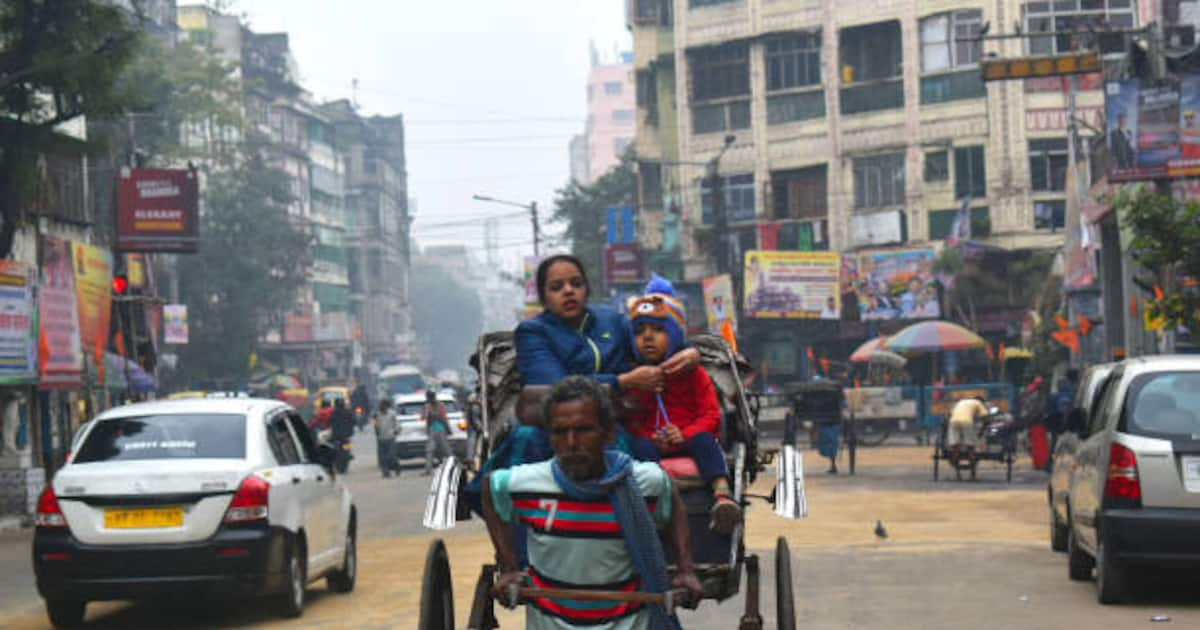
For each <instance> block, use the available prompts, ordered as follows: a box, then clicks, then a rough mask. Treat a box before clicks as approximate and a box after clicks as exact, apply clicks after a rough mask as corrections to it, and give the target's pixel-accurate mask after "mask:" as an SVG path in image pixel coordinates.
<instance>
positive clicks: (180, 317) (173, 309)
mask: <svg viewBox="0 0 1200 630" xmlns="http://www.w3.org/2000/svg"><path fill="white" fill-rule="evenodd" d="M162 318H163V343H173V344H186V343H187V342H188V308H187V304H164V305H163V310H162Z"/></svg>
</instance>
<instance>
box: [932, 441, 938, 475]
mask: <svg viewBox="0 0 1200 630" xmlns="http://www.w3.org/2000/svg"><path fill="white" fill-rule="evenodd" d="M938 455H939V453H938V448H937V447H936V446H935V447H934V449H933V480H934V481H937V480H938Z"/></svg>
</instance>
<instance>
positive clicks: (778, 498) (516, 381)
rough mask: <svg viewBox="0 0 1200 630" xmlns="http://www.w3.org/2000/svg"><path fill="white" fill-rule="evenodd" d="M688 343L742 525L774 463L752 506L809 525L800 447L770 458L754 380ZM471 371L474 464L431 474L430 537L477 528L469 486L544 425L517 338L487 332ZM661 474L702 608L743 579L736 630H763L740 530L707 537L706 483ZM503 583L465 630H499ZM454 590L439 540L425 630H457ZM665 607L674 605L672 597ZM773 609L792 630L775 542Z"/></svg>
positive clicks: (669, 462)
mask: <svg viewBox="0 0 1200 630" xmlns="http://www.w3.org/2000/svg"><path fill="white" fill-rule="evenodd" d="M689 342H690V344H691V345H692V347H694V348H696V349H697V350H699V352H700V356H701V367H702V368H703V369H704V370H705V371H706V372H707V373H708V375H709V377H710V378H711V379H712V381H713V385H714V386H715V388H716V390H717V396H718V397H719V398H720V404H721V409H722V422H721V436H720V437H721V445H722V447H723V448H724V450H725V454H726V459H727V461H728V464H729V470H730V472H731V475H730V477H731V479H730V481H731V485H732V486H733V494H734V500H735V501H737V502H738V504H739V505H740V506H742V509H743V516H744V515H745V507H744V506H745V504H746V501H747V500H748V499H749V498H752V495H749V494H748V493H747V489H748V488H749V487H750V485H751V484H752V483H753V482H754V481H755V479H756V478H757V477H758V474H759V473H760V472H763V471H764V470H765V469H766V467H767V465H769V464H771V463H774V464H775V472H776V484H775V490H774V492H772V494H771V495H770V496H769V497H753V498H762V499H765V500H767V501H768V502H770V503H772V504H773V506H774V512H775V514H777V515H779V516H782V517H784V518H793V519H795V518H802V517H804V516H806V515H807V509H808V508H807V502H806V499H805V494H804V478H803V464H802V461H801V456H800V454H799V453H798V452H797V451H796V449H795V447H794V445H793V443H789V442H785V443H784V444H783V445H782V447H781V448H779V449H769V450H764V449H761V448H760V446H759V443H758V409H757V406H751V404H750V403H749V400H748V398H747V395H746V390H745V386H744V381H745V380H746V378H747V377H748V376H749V375H750V374H751V368H750V365H749V363H748V362H747V361H746V359H745V358H744V357H743V356H741V355H740V354H738V353H736V352H734V351H733V350H732V349H731V348H730V347H729V345H728V344H727V343H726V342H725V341H724V340H723V339H721V338H720V337H717V336H714V335H707V334H703V335H696V336H693V337H692V338H691V339H689ZM471 364H472V366H473V367H474V368H475V369H476V370H477V371H478V372H479V385H478V391H477V392H476V394H477V398H478V400H479V403H480V411H481V418H480V423H479V424H480V426H479V430H478V431H477V432H476V434H475V435H474V436H473V438H472V440H471V443H470V444H469V445H468V455H467V458H466V460H465V461H464V462H463V463H462V465H460V464H459V463H458V462H456V461H455V460H454V459H453V458H451V459H448V460H447V461H446V462H443V464H442V465H441V466H440V467H439V468H438V470H437V472H436V473H435V474H434V477H433V481H432V485H431V488H430V494H429V497H428V500H427V502H426V509H425V516H424V519H423V524H424V525H425V527H427V528H430V529H438V530H441V529H448V528H450V527H453V526H454V525H455V523H456V522H457V521H459V520H467V519H470V518H471V511H470V509H469V508H467V507H466V506H465V504H464V501H463V500H462V498H463V497H462V488H463V487H464V486H465V484H466V483H467V481H468V479H469V478H471V477H473V476H474V475H475V474H477V473H476V471H478V470H479V468H480V465H481V464H482V462H484V461H485V460H486V459H487V457H488V454H490V453H492V452H494V451H495V449H496V447H497V446H498V445H499V444H500V443H501V442H502V441H503V439H504V437H505V436H506V435H507V434H508V433H509V432H510V431H511V430H512V429H513V427H514V426H515V424H516V423H518V422H520V423H539V424H540V422H541V419H540V418H539V417H538V413H537V412H538V411H539V410H540V405H539V404H535V403H533V402H531V401H530V400H529V399H530V398H531V395H530V392H531V390H533V388H525V391H524V395H523V390H522V388H521V386H520V382H521V379H520V375H519V374H518V373H517V370H516V350H515V348H514V345H513V335H512V333H511V332H498V333H489V334H485V335H483V336H482V337H480V338H479V342H478V344H477V351H476V353H475V355H474V356H473V357H472V358H471ZM676 460H685V461H676ZM662 465H663V468H664V469H665V470H667V471H668V474H670V475H671V477H672V482H673V483H674V484H675V485H676V487H678V488H679V490H680V494H681V496H682V498H683V502H684V504H685V505H686V506H687V511H688V525H689V530H690V538H691V548H692V554H693V558H692V560H693V563H694V564H695V568H696V574H697V576H698V577H699V578H700V581H701V583H702V584H703V586H704V593H703V597H702V599H711V600H715V601H718V602H720V601H724V600H726V599H729V598H730V597H733V596H734V595H735V594H737V593H738V592H739V590H740V589H741V582H742V575H743V573H745V578H746V598H745V600H746V605H745V608H744V610H743V613H742V616H741V621H740V625H739V626H738V627H739V628H740V629H741V630H760V629H761V628H763V627H764V625H763V619H762V615H761V614H760V612H759V592H760V591H759V588H760V575H759V562H758V556H757V555H755V554H748V553H746V549H745V545H744V541H743V529H742V525H738V526H737V527H736V528H735V529H734V531H733V532H732V533H731V534H729V535H722V534H718V533H716V532H714V531H712V530H710V529H709V527H708V523H709V508H710V507H711V505H712V502H713V497H712V493H711V490H710V489H709V488H708V486H707V484H705V483H704V482H703V481H702V480H701V479H700V477H699V473H698V471H697V470H696V467H695V463H694V462H692V461H691V460H690V459H688V458H686V457H684V458H668V459H666V460H664V461H663V463H662ZM744 520H745V519H744V518H743V522H744ZM666 548H667V553H668V558H667V560H668V563H671V566H670V567H668V572H673V567H674V564H673V563H674V559H673V558H671V557H670V554H671V551H670V549H669V546H666ZM496 576H497V568H496V566H495V565H494V564H485V565H483V566H482V567H481V568H480V571H479V577H478V579H477V580H476V583H475V590H474V597H473V600H472V604H471V610H470V612H469V615H468V617H467V623H466V627H467V628H469V629H471V630H490V629H492V628H498V627H499V625H498V623H497V621H496V617H495V612H494V611H495V604H496V602H495V600H494V599H493V596H492V586H493V584H494V581H495V578H496ZM451 584H452V580H451V572H450V563H449V559H448V557H447V554H446V550H445V545H444V544H443V542H442V541H441V540H440V539H437V540H434V541H433V542H432V543H431V545H430V548H429V551H428V553H427V557H426V564H425V574H424V577H423V580H422V592H421V614H420V621H419V624H418V628H419V630H453V629H455V628H458V627H460V626H456V625H455V620H454V599H453V593H452V587H451ZM535 596H543V597H560V598H567V599H580V598H581V597H580V594H579V593H577V592H572V593H571V594H569V595H564V594H561V593H554V592H550V591H547V590H544V589H542V590H537V589H529V588H523V589H521V591H520V598H521V600H522V601H523V600H524V599H526V598H528V597H535ZM587 598H588V599H591V600H595V601H604V602H613V603H616V602H628V601H639V602H643V603H662V602H663V600H664V598H663V596H662V595H661V594H652V593H620V592H612V591H589V592H588V594H587ZM667 599H668V602H667V603H668V604H669V603H670V601H669V600H670V599H671V598H670V597H668V598H667ZM775 601H776V624H775V627H777V628H780V629H781V630H790V629H792V628H795V627H796V626H795V624H796V620H795V601H794V595H793V591H792V574H791V555H790V552H789V551H788V545H787V541H786V540H785V539H784V538H783V537H780V538H779V539H778V540H777V541H776V547H775Z"/></svg>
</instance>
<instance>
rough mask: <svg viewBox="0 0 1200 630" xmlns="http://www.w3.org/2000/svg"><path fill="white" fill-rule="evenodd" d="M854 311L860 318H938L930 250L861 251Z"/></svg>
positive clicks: (938, 305) (939, 309)
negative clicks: (872, 252)
mask: <svg viewBox="0 0 1200 630" xmlns="http://www.w3.org/2000/svg"><path fill="white" fill-rule="evenodd" d="M855 293H856V294H857V295H858V311H859V315H860V317H861V318H862V319H864V320H872V319H873V320H887V319H924V318H936V317H940V316H941V314H942V312H941V306H940V304H939V302H938V293H937V286H936V284H935V283H934V278H933V250H929V249H917V250H906V251H898V252H879V253H874V254H863V255H862V256H860V257H859V259H858V280H857V284H856V286H855Z"/></svg>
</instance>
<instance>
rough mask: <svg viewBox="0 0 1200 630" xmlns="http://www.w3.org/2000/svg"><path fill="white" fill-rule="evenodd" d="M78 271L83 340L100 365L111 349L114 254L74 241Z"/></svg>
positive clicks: (77, 299)
mask: <svg viewBox="0 0 1200 630" xmlns="http://www.w3.org/2000/svg"><path fill="white" fill-rule="evenodd" d="M71 253H72V256H71V262H72V263H73V265H74V268H75V306H76V308H78V309H79V337H80V339H81V341H82V343H83V351H84V352H85V353H86V354H87V355H88V356H91V357H92V359H93V361H94V362H95V363H96V364H99V362H100V360H101V358H102V357H103V352H104V350H105V349H106V348H107V347H108V325H109V320H110V317H111V314H112V254H111V253H109V251H108V250H106V249H102V248H100V247H95V246H93V245H88V244H87V243H82V242H80V241H71Z"/></svg>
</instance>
